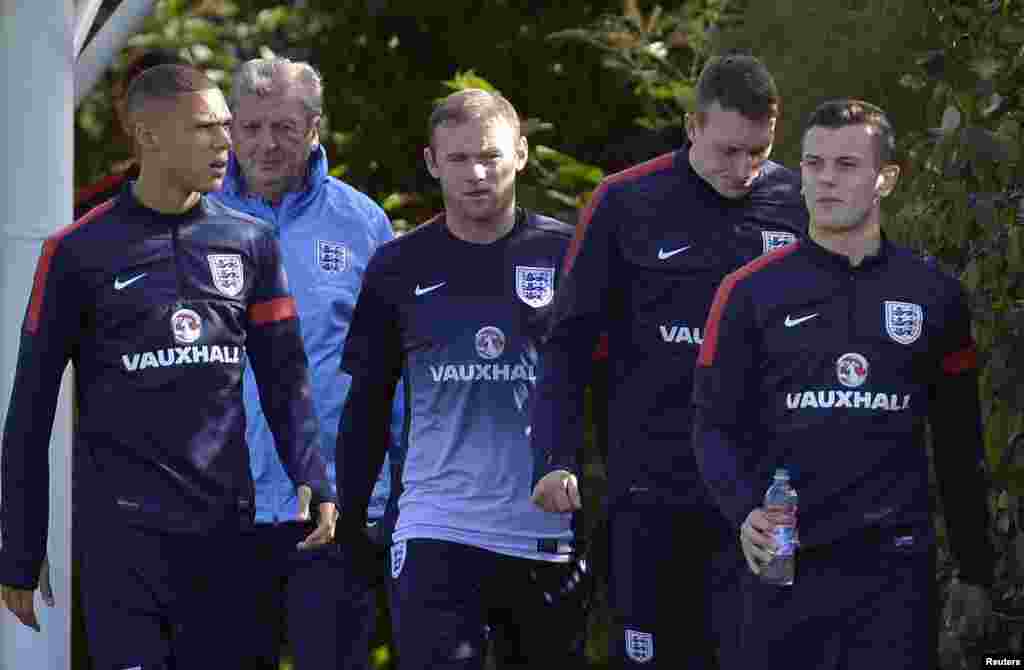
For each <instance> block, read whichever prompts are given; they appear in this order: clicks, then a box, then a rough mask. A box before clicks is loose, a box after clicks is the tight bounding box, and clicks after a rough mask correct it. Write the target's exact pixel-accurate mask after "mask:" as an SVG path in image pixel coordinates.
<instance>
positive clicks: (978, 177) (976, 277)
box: [890, 0, 1024, 493]
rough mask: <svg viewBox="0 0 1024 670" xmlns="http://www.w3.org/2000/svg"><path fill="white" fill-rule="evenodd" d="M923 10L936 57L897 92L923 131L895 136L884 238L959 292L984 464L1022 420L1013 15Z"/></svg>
mask: <svg viewBox="0 0 1024 670" xmlns="http://www.w3.org/2000/svg"><path fill="white" fill-rule="evenodd" d="M928 11H929V21H928V23H927V24H926V28H925V29H926V31H927V36H928V39H929V41H930V42H931V43H932V44H933V45H934V47H935V48H932V49H930V50H929V51H927V52H925V53H923V54H921V55H920V56H919V57H918V59H917V63H916V66H917V67H916V68H914V70H912V71H910V72H908V73H907V76H906V77H905V78H904V79H903V81H902V83H903V85H904V86H905V87H907V88H911V89H913V90H914V91H915V92H917V93H918V94H919V95H921V97H922V98H923V99H924V101H925V103H926V104H925V105H924V107H925V109H926V110H927V115H928V120H927V122H928V126H930V127H922V128H919V129H915V130H913V131H911V132H908V133H906V134H905V139H904V141H903V143H902V149H903V153H904V155H905V157H906V164H907V165H906V170H905V176H904V179H903V183H902V184H901V187H900V188H901V190H902V193H903V202H902V206H901V207H900V209H899V211H897V212H896V213H895V216H894V217H893V218H892V223H891V226H890V230H891V231H892V232H893V234H894V236H896V237H898V238H900V239H901V240H903V241H905V242H906V243H908V244H911V245H913V246H915V247H917V248H919V249H921V250H922V251H927V252H928V253H931V254H934V255H935V256H936V257H937V258H938V259H939V260H940V261H942V262H943V263H944V264H945V265H946V266H947V267H948V268H949V269H950V270H951V271H953V272H954V273H956V274H957V275H958V276H960V277H961V278H962V280H963V282H964V285H965V287H966V288H967V290H968V291H969V294H970V296H971V299H972V303H973V304H972V307H973V312H974V318H975V325H976V339H977V340H978V344H979V348H980V350H981V352H982V354H983V359H984V362H985V363H986V365H985V370H984V374H983V376H982V390H983V399H984V404H985V410H986V412H985V413H986V416H987V421H986V429H987V430H986V446H987V452H988V460H989V462H990V463H991V464H993V465H994V464H996V463H999V462H1000V460H1001V454H1002V450H1003V448H1004V445H1006V443H1007V440H1008V438H1009V437H1010V436H1011V434H1012V433H1014V432H1016V431H1019V430H1020V429H1021V427H1022V423H1021V416H1022V410H1024V364H1022V362H1024V358H1022V354H1024V347H1022V344H1021V343H1022V342H1024V339H1022V335H1024V283H1022V279H1024V274H1022V272H1024V264H1022V263H1024V254H1022V250H1024V247H1022V243H1024V230H1022V228H1021V226H1022V224H1024V216H1022V215H1021V213H1022V211H1024V210H1022V196H1024V183H1022V182H1021V174H1020V167H1021V165H1020V156H1021V151H1020V150H1021V143H1022V142H1024V137H1022V134H1021V123H1022V121H1024V104H1022V103H1024V99H1022V98H1021V96H1020V94H1019V92H1018V91H1019V89H1020V86H1021V83H1024V56H1022V52H1021V42H1022V41H1024V11H1022V9H1021V6H1020V5H1019V4H1018V3H1010V2H1005V3H1004V2H984V3H980V5H979V4H978V3H970V4H968V3H965V2H958V1H955V0H932V1H931V2H930V3H929V4H928ZM1009 474H1010V473H1008V472H1006V471H1003V470H1001V469H997V471H996V472H995V476H996V480H997V482H1000V481H1002V482H1004V483H1007V484H1009V485H1010V486H1011V488H1012V489H1013V490H1014V491H1015V492H1018V493H1019V492H1021V491H1024V489H1019V488H1018V487H1019V486H1020V481H1019V480H1020V478H1019V477H1017V476H1013V477H1011V476H1009Z"/></svg>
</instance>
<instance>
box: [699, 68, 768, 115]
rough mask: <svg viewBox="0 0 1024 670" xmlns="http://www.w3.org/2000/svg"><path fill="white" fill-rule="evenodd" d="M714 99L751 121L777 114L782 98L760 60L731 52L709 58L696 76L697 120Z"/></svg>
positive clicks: (714, 101)
mask: <svg viewBox="0 0 1024 670" xmlns="http://www.w3.org/2000/svg"><path fill="white" fill-rule="evenodd" d="M716 102H717V103H718V104H719V105H720V106H721V107H722V109H729V110H733V111H736V112H739V113H740V114H742V115H743V116H744V117H746V118H747V119H750V120H751V121H767V120H769V119H772V118H775V117H777V116H778V115H779V110H780V107H781V104H782V99H781V98H780V97H779V90H778V88H776V86H775V79H773V78H772V75H771V73H770V72H768V68H767V67H765V65H764V63H762V62H761V61H760V60H758V59H757V58H755V57H754V56H752V55H750V54H746V53H740V52H731V53H727V54H725V55H722V56H717V57H714V58H712V59H711V60H709V61H708V62H707V64H705V65H704V69H703V70H701V73H700V77H699V78H698V79H697V114H696V116H697V120H698V122H699V123H703V122H704V115H705V114H706V113H707V110H708V108H710V107H711V106H712V105H713V104H715V103H716Z"/></svg>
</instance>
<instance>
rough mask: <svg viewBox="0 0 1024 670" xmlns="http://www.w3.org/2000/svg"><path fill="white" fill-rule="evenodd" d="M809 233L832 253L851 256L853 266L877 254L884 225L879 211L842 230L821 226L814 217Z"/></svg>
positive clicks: (880, 245)
mask: <svg viewBox="0 0 1024 670" xmlns="http://www.w3.org/2000/svg"><path fill="white" fill-rule="evenodd" d="M808 235H809V236H810V238H811V239H812V240H814V241H815V242H817V243H818V244H820V245H821V246H822V247H824V248H826V249H828V250H829V251H831V252H832V253H835V254H839V255H841V256H846V257H847V258H849V259H850V265H852V266H853V267H857V266H858V265H860V264H861V263H862V262H863V261H864V259H865V258H867V257H868V256H874V255H875V254H877V253H878V251H879V249H881V247H882V226H881V220H880V216H879V213H878V212H877V211H876V212H874V213H873V215H870V216H869V217H868V219H867V220H865V221H864V222H863V223H861V224H860V225H858V226H857V227H855V228H851V229H849V230H840V231H832V230H825V229H822V228H819V227H818V226H815V225H814V220H813V218H812V220H811V225H810V227H809V229H808Z"/></svg>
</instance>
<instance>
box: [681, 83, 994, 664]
mask: <svg viewBox="0 0 1024 670" xmlns="http://www.w3.org/2000/svg"><path fill="white" fill-rule="evenodd" d="M894 146H895V142H894V139H893V131H892V127H891V124H890V123H889V120H888V119H887V118H886V115H885V113H884V112H883V111H882V110H881V109H879V108H877V107H875V106H874V105H871V104H868V103H865V102H861V101H857V100H837V101H830V102H826V103H824V104H823V105H821V106H820V107H819V108H818V109H817V110H816V111H815V112H814V113H813V114H812V116H811V119H810V122H809V123H808V127H807V129H806V131H805V133H804V137H803V151H802V158H801V168H802V184H803V192H804V199H805V201H806V204H807V208H808V210H809V212H810V215H811V221H810V227H809V232H808V235H807V236H806V237H802V238H801V239H799V240H798V241H797V242H796V243H795V244H792V245H790V246H787V247H785V248H782V249H779V250H777V251H775V252H772V253H770V254H768V255H766V256H763V257H761V258H759V259H757V260H755V261H753V262H751V263H749V264H747V265H746V266H744V267H743V268H741V269H739V270H737V271H736V272H734V273H732V274H731V275H729V276H728V277H727V278H726V279H725V280H724V281H723V282H722V284H721V286H720V287H719V289H718V292H717V295H716V296H715V301H714V304H713V306H712V308H711V312H710V315H709V317H708V321H707V324H706V326H705V335H704V342H703V345H702V347H701V353H700V356H699V358H698V362H697V372H696V377H695V386H694V401H695V404H696V417H695V427H694V450H695V452H696V456H697V461H698V464H699V466H700V468H701V472H702V475H703V477H704V479H705V481H706V482H707V484H708V486H709V488H710V490H711V491H712V494H713V496H714V498H715V500H716V503H717V504H718V506H719V508H720V509H721V510H722V512H723V513H724V514H725V516H726V517H727V518H728V519H729V520H730V521H731V522H732V524H733V525H734V527H735V528H737V530H738V531H739V535H740V541H741V544H742V547H743V552H744V555H745V557H746V560H747V563H748V565H749V567H750V570H751V572H752V573H753V574H754V575H761V576H762V577H764V576H765V575H766V572H775V571H776V568H778V567H779V566H778V565H777V564H775V563H774V561H778V560H780V559H781V560H785V558H784V557H780V556H779V554H783V553H784V552H783V551H780V549H783V547H779V545H778V543H777V542H776V540H775V538H780V536H781V539H785V536H786V535H787V534H788V533H785V532H784V533H782V534H776V530H777V528H782V529H786V526H789V525H791V524H793V523H795V522H797V521H798V528H799V533H798V537H799V550H797V551H796V559H795V560H796V571H795V581H792V580H787V579H771V580H767V579H763V578H759V577H754V576H752V575H748V577H749V579H748V580H747V584H746V585H745V589H744V590H745V598H744V616H743V641H744V649H743V653H744V655H745V656H747V657H749V658H750V659H754V658H755V657H756V658H759V659H760V658H765V657H769V658H785V659H786V662H787V665H788V667H791V668H795V669H800V668H862V667H872V668H875V669H876V670H877V669H879V668H907V667H912V666H913V667H922V668H925V667H935V662H934V661H935V652H936V639H937V636H936V627H935V624H936V617H935V616H934V613H935V611H936V598H937V593H936V585H935V574H934V565H935V555H934V544H935V541H934V540H935V532H934V529H933V527H932V511H931V504H930V497H929V486H928V457H927V452H926V449H925V443H924V435H925V431H924V428H925V423H926V422H928V423H930V424H931V429H932V430H931V432H932V436H933V440H932V441H933V449H934V454H935V469H936V473H937V476H938V482H939V487H940V492H941V494H942V497H943V500H944V502H945V503H946V505H945V519H946V525H947V527H948V529H949V537H950V541H951V548H952V551H953V555H954V556H955V558H956V559H957V562H958V564H959V581H958V583H957V585H956V588H955V589H954V590H953V597H954V598H956V599H957V600H959V601H960V604H961V605H963V608H962V609H963V610H964V611H965V613H966V616H965V623H966V624H967V628H968V630H966V631H964V632H966V633H977V632H978V631H977V627H978V626H979V625H980V624H982V623H983V622H984V618H985V615H986V613H987V611H988V607H989V600H988V594H987V587H989V586H990V585H991V580H992V550H991V546H990V543H989V540H988V536H987V533H986V529H987V528H988V509H987V506H986V502H985V481H984V478H983V474H982V471H981V469H980V463H981V459H982V455H983V453H982V437H981V436H982V431H981V417H980V410H979V401H978V390H977V355H976V351H975V346H974V341H973V339H972V337H971V328H970V314H969V311H968V306H967V301H966V298H965V296H964V293H963V291H962V289H961V287H960V285H959V284H958V282H957V281H956V280H955V279H953V278H951V277H949V276H947V275H945V274H944V273H943V272H941V271H940V270H939V269H938V268H937V267H936V266H935V265H934V263H930V262H926V261H923V260H921V259H920V258H919V257H918V256H917V255H915V254H914V253H912V252H910V251H909V250H906V249H903V248H900V247H898V246H896V245H894V244H893V243H892V242H890V241H889V240H888V239H887V238H886V237H885V235H884V234H883V233H882V231H881V211H880V201H881V199H882V198H884V197H886V196H888V195H889V194H890V193H891V192H892V191H893V188H894V187H895V185H896V180H897V178H898V176H899V167H898V166H897V165H896V164H895V163H894V162H893V161H892V153H893V150H894ZM776 468H785V470H780V471H779V472H776ZM773 473H776V476H775V485H773V486H772V488H773V489H774V488H775V486H777V485H778V484H779V481H780V477H779V474H782V475H783V479H785V478H786V476H791V477H792V484H793V486H794V487H795V489H796V490H798V491H799V496H800V507H799V514H797V513H796V509H795V506H794V505H792V504H788V503H787V504H785V505H780V504H773V505H768V504H767V503H768V502H770V500H771V499H774V498H775V496H774V495H773V492H772V491H768V495H766V492H765V491H766V489H768V488H769V485H771V484H772V483H773V481H772V479H773V478H772V475H773ZM954 492H955V495H956V496H957V500H956V503H955V504H954V503H953V501H952V497H951V496H952V495H953V494H954ZM766 568H767V570H766ZM776 576H777V575H776ZM787 581H788V582H789V584H788V585H787V584H786V582H787ZM929 661H931V662H930V663H929Z"/></svg>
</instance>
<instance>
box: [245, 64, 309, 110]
mask: <svg viewBox="0 0 1024 670" xmlns="http://www.w3.org/2000/svg"><path fill="white" fill-rule="evenodd" d="M291 86H296V87H298V88H299V89H300V92H301V99H302V105H303V106H304V107H305V108H306V111H308V112H309V114H310V116H321V117H322V116H323V113H324V84H323V78H322V77H321V76H320V73H319V72H317V70H316V68H314V67H313V66H312V65H310V64H309V63H306V62H303V61H293V60H290V59H288V58H282V57H280V56H275V57H273V58H253V59H252V60H247V61H246V62H244V63H242V64H241V65H240V66H238V69H237V70H235V74H234V77H233V78H232V80H231V96H230V99H229V104H230V105H231V109H233V110H235V109H238V104H239V100H241V98H242V96H245V95H257V96H260V97H266V96H269V95H283V94H284V93H286V92H287V91H288V90H289V88H290V87H291Z"/></svg>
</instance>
